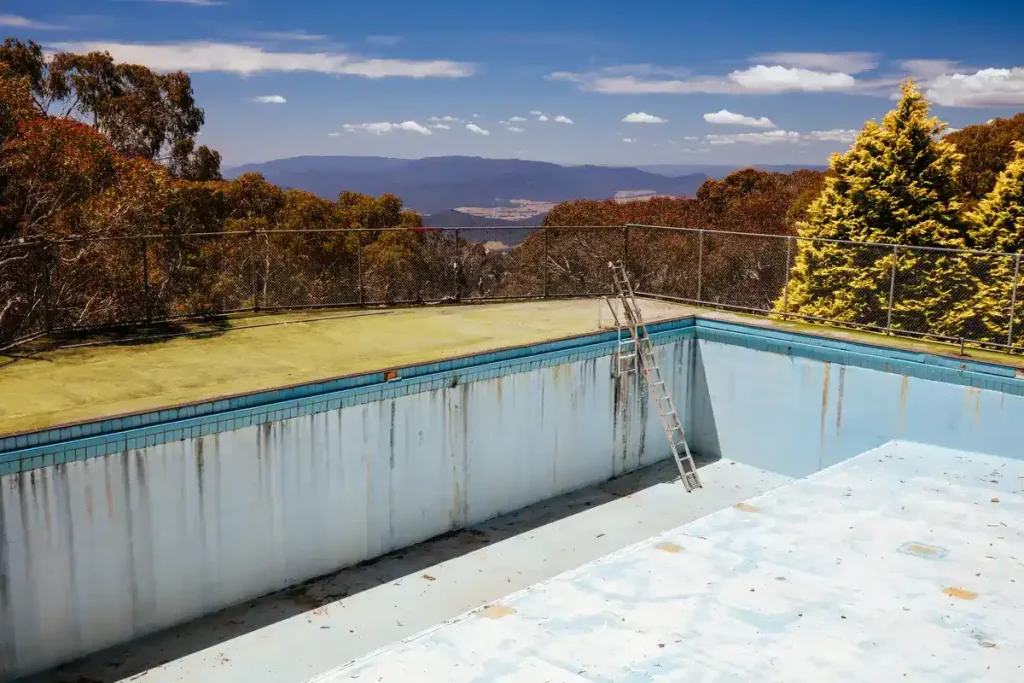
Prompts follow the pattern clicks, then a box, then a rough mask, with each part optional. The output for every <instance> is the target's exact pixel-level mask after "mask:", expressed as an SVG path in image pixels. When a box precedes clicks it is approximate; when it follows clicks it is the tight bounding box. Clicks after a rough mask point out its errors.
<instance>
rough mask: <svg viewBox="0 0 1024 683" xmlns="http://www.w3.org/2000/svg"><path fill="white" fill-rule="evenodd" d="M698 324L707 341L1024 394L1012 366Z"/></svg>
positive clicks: (753, 328)
mask: <svg viewBox="0 0 1024 683" xmlns="http://www.w3.org/2000/svg"><path fill="white" fill-rule="evenodd" d="M696 326H697V330H696V332H697V339H699V340H703V341H714V342H720V343H723V344H731V345H733V346H742V347H745V348H749V349H755V350H758V351H767V352H769V353H779V354H784V355H789V356H798V357H801V358H809V359H811V360H817V361H821V362H828V363H837V364H839V365H849V366H854V367H862V368H866V369H869V370H878V371H881V372H887V373H892V374H899V375H907V376H908V377H916V378H919V379H928V380H933V381H936V382H945V383H947V384H957V385H961V386H970V387H976V388H979V389H989V390H991V391H999V392H1002V393H1006V394H1013V395H1017V396H1022V395H1024V379H1021V378H1018V377H1017V376H1016V372H1017V371H1016V369H1015V368H1013V367H1010V366H1006V365H997V364H995V363H987V362H983V361H973V360H969V359H966V358H965V359H959V358H950V357H948V356H940V355H938V354H930V353H923V352H919V351H907V350H905V349H897V348H893V347H890V346H873V345H871V344H865V343H862V342H851V341H844V340H840V339H832V338H829V337H818V336H815V335H811V334H803V333H794V332H783V331H781V330H774V329H771V328H765V327H760V326H756V325H749V326H748V325H739V324H735V323H723V322H720V321H716V320H707V319H703V318H698V319H697V320H696Z"/></svg>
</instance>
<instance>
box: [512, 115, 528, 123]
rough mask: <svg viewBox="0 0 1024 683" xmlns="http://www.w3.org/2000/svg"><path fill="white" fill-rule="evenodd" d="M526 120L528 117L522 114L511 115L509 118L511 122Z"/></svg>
mask: <svg viewBox="0 0 1024 683" xmlns="http://www.w3.org/2000/svg"><path fill="white" fill-rule="evenodd" d="M525 120H526V119H525V118H524V117H522V116H511V117H509V119H508V121H509V123H522V122H523V121H525Z"/></svg>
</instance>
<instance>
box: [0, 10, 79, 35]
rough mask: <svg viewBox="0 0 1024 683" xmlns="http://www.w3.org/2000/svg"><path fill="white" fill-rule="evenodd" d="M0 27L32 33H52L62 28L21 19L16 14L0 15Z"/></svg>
mask: <svg viewBox="0 0 1024 683" xmlns="http://www.w3.org/2000/svg"><path fill="white" fill-rule="evenodd" d="M0 26H9V27H11V28H25V29H29V30H32V31H54V30H57V29H61V28H64V27H63V26H57V25H56V24H46V23H43V22H41V21H35V20H34V19H29V18H28V17H21V16H18V15H17V14H0Z"/></svg>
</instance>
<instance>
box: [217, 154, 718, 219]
mask: <svg viewBox="0 0 1024 683" xmlns="http://www.w3.org/2000/svg"><path fill="white" fill-rule="evenodd" d="M250 171H255V172H258V173H262V174H263V176H264V177H265V178H266V179H267V180H269V181H271V182H273V183H276V184H278V185H282V186H284V187H294V188H299V189H302V190H307V191H309V192H312V193H314V194H316V195H318V196H321V197H325V198H330V199H334V198H335V197H337V195H338V193H339V192H340V191H342V190H351V191H354V192H362V193H365V194H372V195H380V194H382V193H384V192H391V193H393V194H395V195H398V196H399V197H401V198H402V200H403V202H404V204H405V206H406V207H407V208H409V209H413V210H416V211H419V212H420V213H423V214H434V213H437V212H440V211H445V210H447V209H451V208H453V207H457V206H481V207H496V206H507V205H508V204H509V201H510V200H513V199H531V200H535V201H547V202H563V201H568V200H571V199H605V198H608V197H613V196H614V195H615V193H616V192H620V191H624V190H648V191H651V192H654V193H656V194H662V195H676V196H689V195H693V194H694V193H695V192H696V191H697V188H698V187H700V185H701V183H703V182H704V181H705V180H707V179H708V176H707V175H705V174H703V173H690V174H684V175H679V176H669V175H665V174H663V173H650V172H648V171H642V170H640V169H636V168H626V167H610V166H559V165H558V164H549V163H545V162H540V161H522V160H519V159H483V158H480V157H428V158H425V159H390V158H385V157H349V156H330V157H328V156H305V157H293V158H290V159H277V160H274V161H268V162H264V163H259V164H246V165H244V166H239V167H236V168H232V169H228V170H227V171H226V172H225V175H226V176H228V177H229V178H231V177H237V176H239V175H241V174H242V173H247V172H250Z"/></svg>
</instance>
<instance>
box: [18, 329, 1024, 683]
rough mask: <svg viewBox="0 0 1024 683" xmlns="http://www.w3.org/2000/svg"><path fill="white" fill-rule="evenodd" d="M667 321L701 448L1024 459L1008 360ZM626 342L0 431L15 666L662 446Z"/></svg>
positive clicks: (783, 460) (777, 467)
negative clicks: (617, 369)
mask: <svg viewBox="0 0 1024 683" xmlns="http://www.w3.org/2000/svg"><path fill="white" fill-rule="evenodd" d="M651 330H652V334H653V339H654V341H655V343H656V346H657V348H658V352H659V357H660V359H661V364H662V368H663V370H664V372H665V375H666V379H667V382H668V385H669V388H670V389H671V391H672V393H673V396H674V397H675V400H676V404H677V406H678V407H679V409H680V412H681V414H682V417H683V420H684V424H685V426H686V428H687V430H688V436H689V440H690V443H691V445H692V446H693V449H694V451H695V452H697V453H699V454H701V455H704V456H709V457H723V458H728V459H731V460H735V461H739V462H742V463H745V464H750V465H753V466H756V467H759V468H761V469H764V470H769V471H773V472H778V473H782V474H785V475H788V476H804V475H806V474H809V473H811V472H814V471H817V470H818V469H821V468H823V467H827V466H829V465H832V464H835V463H837V462H840V461H842V460H844V459H846V458H849V457H852V456H853V455H856V454H857V453H861V452H863V451H866V450H869V449H871V448H873V447H876V446H878V445H881V444H883V443H885V442H887V441H890V440H892V439H894V438H904V439H911V440H914V441H919V442H923V443H930V444H935V445H940V446H947V447H952V448H960V449H966V450H971V451H980V452H987V453H991V454H995V455H1002V456H1008V457H1014V458H1020V457H1022V456H1024V453H1022V451H1021V448H1020V447H1018V445H1017V444H1018V443H1019V441H1020V439H1019V437H1018V435H1019V427H1018V429H1017V430H1016V431H1015V430H1014V429H1013V427H1014V426H1015V425H1021V424H1024V381H1022V380H1021V379H1020V378H1018V377H1016V373H1015V371H1014V370H1013V369H1012V368H1008V367H1004V366H1000V365H992V364H985V363H976V362H971V361H961V360H960V359H953V358H947V357H942V356H935V355H929V354H921V353H912V352H907V351H901V350H896V349H893V348H886V347H879V346H872V345H867V344H858V343H851V342H841V341H836V340H834V339H828V338H823V337H818V336H814V335H807V334H793V333H788V332H781V331H778V330H775V329H772V328H768V327H762V326H755V325H742V324H736V323H724V322H721V321H715V320H710V319H704V318H686V319H681V320H677V321H669V322H664V323H659V324H657V325H652V326H651ZM614 348H615V336H614V334H608V333H603V334H596V335H589V336H585V337H577V338H573V339H566V340H558V341H554V342H549V343H546V344H539V345H535V346H531V347H524V348H516V349H507V350H503V351H496V352H492V353H488V354H479V355H476V356H470V357H466V358H460V359H452V360H449V361H444V362H438V363H431V364H425V365H420V366H416V367H409V368H399V369H396V370H395V371H394V372H393V373H391V372H389V373H383V372H382V373H372V374H368V375H360V376H358V377H349V378H341V379H338V380H331V381H328V382H321V383H318V384H313V385H303V386H300V387H291V388H287V389H281V390H275V391H272V392H264V393H261V394H253V395H249V396H241V397H233V398H229V399H222V400H219V401H215V402H211V403H207V404H200V405H195V406H182V407H178V408H169V409H166V410H163V411H159V412H157V413H151V414H147V415H138V416H128V417H118V418H110V419H108V420H104V421H101V422H96V423H89V424H85V425H75V426H66V427H61V428H58V429H53V430H49V431H47V432H42V433H38V434H23V435H16V436H11V437H6V438H5V439H3V440H0V473H3V474H2V477H0V680H9V679H11V678H14V677H17V676H20V675H24V674H27V673H31V672H33V671H37V670H41V669H45V668H49V667H52V666H55V665H58V664H60V663H62V662H66V661H68V660H71V659H73V658H76V657H78V656H81V655H84V654H87V653H91V652H95V651H97V650H99V649H102V648H104V647H107V646H110V645H114V644H118V643H123V642H126V641H130V640H133V639H136V638H138V637H140V636H143V635H145V634H147V633H151V632H154V631H157V630H160V629H164V628H167V627H169V626H172V625H174V624H177V623H181V622H184V621H187V620H189V619H192V618H195V617H197V616H200V615H203V614H207V613H210V612H213V611H216V610H218V609H221V608H223V607H226V606H229V605H231V604H235V603H238V602H241V601H244V600H246V599H249V598H253V597H256V596H258V595H262V594H265V593H267V592H270V591H273V590H276V589H280V588H284V587H286V586H289V585H292V584H295V583H297V582H301V581H303V580H306V579H309V578H312V577H315V576H318V575H322V574H325V573H329V572H332V571H335V570H337V569H340V568H342V567H345V566H348V565H352V564H354V563H357V562H360V561H362V560H366V559H369V558H373V557H376V556H379V555H381V554H383V553H386V552H388V551H391V550H395V549H398V548H402V547H405V546H408V545H410V544H413V543H416V542H418V541H422V540H425V539H427V538H430V537H432V536H436V535H438V534H442V533H445V532H447V531H450V530H454V529H458V528H462V527H465V526H467V525H472V524H474V523H478V522H481V521H484V520H486V519H488V518H491V517H494V516H496V515H499V514H502V513H504V512H509V511H512V510H516V509H519V508H522V507H524V506H526V505H529V504H531V503H535V502H538V501H541V500H545V499H548V498H551V497H553V496H555V495H558V494H560V493H563V492H567V491H570V490H574V489H578V488H581V487H584V486H587V485H589V484H593V483H597V482H601V481H604V480H607V479H609V478H611V477H613V476H615V475H617V474H621V473H624V472H627V471H630V470H633V469H636V468H638V467H641V466H644V465H647V464H651V463H654V462H656V461H659V460H662V459H664V458H666V457H668V456H669V450H668V446H667V443H666V441H665V437H664V434H663V433H662V430H661V427H660V424H659V418H658V415H657V411H655V410H653V409H652V406H650V405H649V403H648V399H647V393H646V389H645V387H643V386H641V385H640V384H638V382H637V379H636V378H635V377H631V378H629V379H626V380H621V379H619V380H616V379H613V377H612V366H613V356H612V353H613V352H614ZM715 493H716V492H698V493H696V494H693V495H698V496H700V495H714V494H715ZM687 500H688V499H687V494H685V493H684V492H683V489H682V488H681V487H680V498H679V504H680V505H686V504H687Z"/></svg>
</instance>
